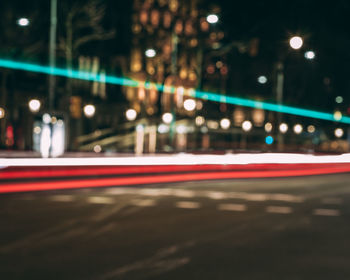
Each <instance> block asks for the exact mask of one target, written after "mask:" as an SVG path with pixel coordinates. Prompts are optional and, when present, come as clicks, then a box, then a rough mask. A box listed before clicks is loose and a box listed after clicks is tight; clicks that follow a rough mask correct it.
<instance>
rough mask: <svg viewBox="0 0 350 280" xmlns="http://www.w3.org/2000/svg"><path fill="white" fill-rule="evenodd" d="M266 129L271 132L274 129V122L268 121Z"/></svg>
mask: <svg viewBox="0 0 350 280" xmlns="http://www.w3.org/2000/svg"><path fill="white" fill-rule="evenodd" d="M265 131H266V132H267V133H270V132H271V131H272V124H271V123H270V122H267V123H266V124H265Z"/></svg>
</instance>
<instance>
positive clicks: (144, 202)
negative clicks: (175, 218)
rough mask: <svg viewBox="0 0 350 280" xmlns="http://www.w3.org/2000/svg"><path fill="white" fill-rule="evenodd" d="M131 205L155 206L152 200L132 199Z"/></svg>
mask: <svg viewBox="0 0 350 280" xmlns="http://www.w3.org/2000/svg"><path fill="white" fill-rule="evenodd" d="M131 204H132V205H134V206H140V207H150V206H155V205H156V201H155V200H154V199H134V200H132V201H131Z"/></svg>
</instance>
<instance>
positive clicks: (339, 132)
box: [334, 128, 344, 138]
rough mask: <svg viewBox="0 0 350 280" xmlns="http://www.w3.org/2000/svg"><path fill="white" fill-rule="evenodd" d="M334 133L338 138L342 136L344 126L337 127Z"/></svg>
mask: <svg viewBox="0 0 350 280" xmlns="http://www.w3.org/2000/svg"><path fill="white" fill-rule="evenodd" d="M334 135H335V137H337V138H340V137H342V136H343V135H344V130H343V129H342V128H337V129H335V130H334Z"/></svg>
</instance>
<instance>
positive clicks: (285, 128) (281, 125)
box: [279, 123, 288, 133]
mask: <svg viewBox="0 0 350 280" xmlns="http://www.w3.org/2000/svg"><path fill="white" fill-rule="evenodd" d="M279 129H280V131H281V132H282V133H286V132H287V131H288V125H287V124H286V123H281V124H280V126H279Z"/></svg>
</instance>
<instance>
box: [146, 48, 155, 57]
mask: <svg viewBox="0 0 350 280" xmlns="http://www.w3.org/2000/svg"><path fill="white" fill-rule="evenodd" d="M145 55H146V56H147V57H155V56H156V51H155V50H154V49H147V50H146V51H145Z"/></svg>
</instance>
